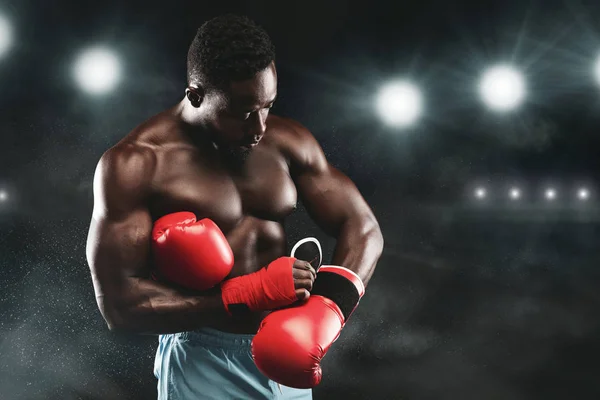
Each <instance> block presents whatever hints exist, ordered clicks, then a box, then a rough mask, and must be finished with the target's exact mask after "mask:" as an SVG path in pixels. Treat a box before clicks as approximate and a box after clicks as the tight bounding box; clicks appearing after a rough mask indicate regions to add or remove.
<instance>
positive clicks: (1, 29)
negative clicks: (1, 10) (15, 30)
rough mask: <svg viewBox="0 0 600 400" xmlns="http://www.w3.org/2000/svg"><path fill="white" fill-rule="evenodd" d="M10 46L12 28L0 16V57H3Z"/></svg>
mask: <svg viewBox="0 0 600 400" xmlns="http://www.w3.org/2000/svg"><path fill="white" fill-rule="evenodd" d="M11 45H12V28H11V26H10V23H9V22H8V20H7V19H6V18H5V17H3V16H2V15H0V56H3V55H4V54H5V53H6V52H7V51H8V49H9V48H10V46H11Z"/></svg>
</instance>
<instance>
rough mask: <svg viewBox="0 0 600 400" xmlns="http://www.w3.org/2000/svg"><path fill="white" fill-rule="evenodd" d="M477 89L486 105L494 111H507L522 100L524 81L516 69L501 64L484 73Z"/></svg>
mask: <svg viewBox="0 0 600 400" xmlns="http://www.w3.org/2000/svg"><path fill="white" fill-rule="evenodd" d="M479 91H480V93H481V96H482V98H483V100H484V102H485V103H486V104H487V105H488V107H490V108H492V109H493V110H496V111H509V110H512V109H513V108H515V107H517V106H518V105H520V104H521V102H522V101H523V98H524V97H525V83H524V81H523V77H522V75H521V74H520V73H519V72H518V71H517V70H515V69H514V68H512V67H509V66H506V65H501V66H496V67H492V68H490V69H489V70H488V71H487V72H485V73H484V75H483V78H482V79H481V81H480V83H479Z"/></svg>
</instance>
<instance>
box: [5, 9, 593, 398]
mask: <svg viewBox="0 0 600 400" xmlns="http://www.w3.org/2000/svg"><path fill="white" fill-rule="evenodd" d="M226 12H234V13H239V14H245V15H248V16H250V17H252V18H253V19H255V20H256V21H257V22H259V23H260V24H262V25H263V26H264V27H265V28H266V29H267V30H268V31H269V33H270V34H271V36H272V39H273V41H274V42H275V44H276V46H277V50H278V58H277V61H278V68H279V78H280V84H279V100H278V102H277V104H276V106H275V109H274V110H273V112H274V113H278V114H282V115H286V116H288V117H291V118H295V119H297V120H299V121H300V122H302V123H303V124H304V125H306V126H307V127H308V128H309V129H311V131H312V132H313V134H314V135H315V136H316V137H317V138H318V140H319V141H320V142H321V144H322V146H323V148H324V149H325V151H326V153H327V156H328V158H329V159H330V161H331V162H332V163H333V164H334V165H335V166H337V167H338V168H340V169H341V170H343V171H344V172H345V173H346V174H348V175H349V176H350V177H351V178H352V179H353V180H354V181H355V182H356V184H357V186H358V187H359V189H360V190H361V191H362V193H363V194H364V196H365V198H366V199H367V200H368V201H369V203H370V204H371V205H372V207H373V209H374V211H375V213H376V214H377V217H378V218H379V220H380V223H381V226H382V229H383V232H384V236H385V240H386V245H385V250H384V254H383V256H382V258H381V262H380V263H379V265H378V268H377V270H376V273H375V275H374V277H373V279H372V281H371V283H370V285H369V287H368V291H367V294H366V295H365V297H364V298H363V301H362V302H361V306H360V307H359V308H358V310H357V311H356V313H355V314H354V316H353V318H352V320H351V322H350V323H348V325H347V327H346V328H345V329H344V331H343V333H342V336H341V338H340V339H339V340H338V341H337V342H336V344H335V345H334V346H333V347H332V349H331V351H330V352H329V354H328V355H327V357H326V358H325V360H324V362H323V370H324V379H323V382H322V384H321V385H320V386H318V387H317V388H316V389H315V390H314V397H315V399H331V398H334V396H337V397H341V396H344V397H345V398H352V399H354V398H356V399H417V400H420V399H490V400H491V399H503V400H504V399H515V400H520V399H565V398H567V399H597V398H600V383H598V373H599V372H600V368H599V367H598V363H597V360H596V359H597V357H598V356H599V355H600V316H599V314H598V306H599V305H600V292H599V291H598V284H599V283H600V251H599V250H598V243H600V231H599V229H598V222H600V218H599V217H600V213H599V211H598V207H597V204H596V201H597V196H595V195H596V193H595V192H594V185H595V184H596V183H597V181H598V171H599V166H600V165H599V164H600V160H599V157H598V149H599V146H598V145H599V144H600V143H599V141H600V138H599V135H598V133H597V126H598V122H599V120H600V113H599V112H598V111H599V106H600V103H599V99H600V96H599V88H598V85H597V84H596V82H595V80H594V77H593V74H592V66H593V63H594V62H595V59H596V56H597V55H598V54H600V43H599V34H598V29H599V28H598V27H599V24H598V22H599V21H600V5H598V4H597V2H594V1H583V0H581V1H576V0H567V1H553V0H545V1H516V0H515V1H513V0H507V1H496V2H491V1H478V2H468V1H455V2H447V1H432V0H420V1H368V2H364V1H362V2H351V1H325V0H321V1H303V2H291V1H290V2H286V1H279V2H277V1H240V2H232V1H217V2H214V3H213V2H206V1H186V2H184V1H176V0H173V1H143V2H142V1H127V2H126V1H102V2H99V1H78V2H76V1H66V0H54V1H43V0H37V1H33V0H19V1H12V2H11V1H2V0H0V13H3V14H4V15H6V16H7V17H8V18H9V20H10V21H12V23H13V24H14V26H15V44H14V46H13V48H12V49H11V51H10V52H9V53H8V54H7V55H6V56H5V57H4V58H3V59H1V60H0V152H1V153H0V188H2V189H3V190H6V192H7V193H8V194H9V198H8V200H7V201H5V202H3V203H0V398H1V399H9V400H13V399H151V398H155V397H156V389H155V384H156V382H155V379H154V377H153V375H152V364H153V357H154V351H155V349H156V338H155V337H148V336H123V335H115V334H112V333H110V332H109V331H108V329H107V328H106V325H105V324H104V322H103V320H102V318H101V316H100V313H99V312H98V310H97V308H96V303H95V300H94V293H93V289H92V284H91V279H90V277H89V271H88V267H87V264H86V261H85V240H86V235H87V229H88V224H89V220H90V217H91V207H92V193H91V179H92V175H93V171H94V167H95V164H96V162H97V160H98V158H99V157H100V155H101V154H102V153H103V152H104V151H105V150H106V149H107V148H108V147H110V146H111V145H113V144H114V143H116V142H117V141H118V140H119V139H120V138H121V137H123V136H124V135H125V134H127V133H128V132H129V131H130V130H131V129H133V128H134V127H135V126H136V125H137V124H139V123H140V122H142V121H144V120H145V119H147V118H148V117H150V116H152V115H154V114H156V113H157V112H159V111H161V110H162V109H164V108H166V107H169V106H171V105H172V104H174V103H175V102H177V101H179V100H180V98H181V97H182V95H183V90H184V88H185V55H186V52H187V47H188V46H189V44H190V42H191V39H192V38H193V36H194V34H195V30H196V29H197V28H198V27H199V26H200V25H201V24H202V22H204V21H205V20H207V19H209V18H211V17H213V16H216V15H219V14H222V13H226ZM96 44H105V45H107V46H109V47H111V48H112V49H114V50H115V51H116V52H117V53H118V54H119V56H120V57H121V60H122V62H123V64H124V66H123V68H124V71H123V78H124V79H123V81H122V82H121V84H120V85H119V86H118V88H117V89H116V90H115V91H114V92H112V93H110V94H108V95H105V96H101V97H93V96H90V95H87V94H84V93H82V92H81V91H80V89H79V88H78V87H77V86H76V84H75V82H74V80H73V77H72V73H71V71H72V63H73V60H74V59H75V57H76V56H77V54H78V52H79V51H80V50H81V49H83V48H86V47H88V46H91V45H96ZM505 61H506V62H512V63H514V64H515V65H517V66H518V67H520V68H521V69H522V70H523V72H524V73H525V74H526V77H527V79H528V83H527V84H528V97H527V100H526V103H525V104H524V106H523V107H521V108H520V109H519V110H518V111H515V112H512V113H509V114H503V115H497V114H494V113H491V112H489V111H487V110H486V109H485V107H484V106H483V105H482V104H481V102H480V99H479V98H478V96H477V92H476V81H477V78H478V77H479V75H480V74H481V72H482V71H483V69H484V68H485V67H486V66H488V65H490V64H493V63H496V62H505ZM396 77H407V78H410V79H411V80H412V81H413V82H415V83H416V84H417V85H419V87H420V88H421V89H422V90H423V95H424V101H425V105H424V111H425V113H424V115H423V117H422V118H421V119H420V120H419V122H418V123H417V124H416V125H415V126H414V127H412V128H410V129H397V128H390V127H386V126H384V125H383V124H382V123H381V122H380V120H379V117H378V116H377V114H376V113H375V110H374V105H373V104H374V96H375V93H376V90H377V89H378V88H379V86H380V85H381V84H383V83H385V82H386V81H388V80H389V79H392V78H396ZM515 182H516V183H518V184H520V185H522V188H523V189H524V190H525V193H526V196H525V198H524V199H523V201H522V202H521V203H520V205H515V204H508V203H507V202H506V201H505V200H503V198H502V196H504V195H503V194H502V193H503V192H505V190H506V188H507V185H510V184H514V183H515ZM549 182H551V183H552V184H554V185H556V187H557V188H558V190H559V198H558V199H557V201H556V202H555V203H554V204H553V205H548V204H544V202H543V199H541V198H540V195H539V194H540V191H541V190H542V189H543V187H544V185H546V184H547V183H549ZM477 184H485V185H487V186H488V187H489V188H490V190H491V191H492V192H491V194H492V196H491V197H490V198H489V199H488V200H487V201H485V202H483V203H482V202H479V203H476V202H475V201H473V199H472V198H471V197H470V194H471V191H472V189H473V187H474V185H477ZM580 184H586V185H588V186H589V188H590V189H591V190H592V192H591V193H592V197H591V199H590V201H589V202H588V204H586V205H585V206H584V205H582V204H575V202H573V201H572V200H571V199H569V198H568V196H570V197H572V196H571V193H572V191H573V190H574V189H575V188H576V187H577V185H580ZM288 229H289V234H290V241H293V240H296V239H298V238H300V237H301V236H305V235H308V234H316V235H317V236H318V237H319V238H321V239H322V240H323V242H324V243H325V246H326V249H327V252H328V254H329V255H331V251H332V246H333V242H332V240H331V239H328V238H326V237H325V236H324V235H323V234H322V233H321V232H320V231H318V229H316V228H315V226H314V225H313V224H312V223H311V222H310V220H309V219H308V218H307V216H306V214H305V213H304V211H303V210H302V208H300V211H299V212H298V213H296V214H295V215H294V216H293V217H292V218H291V220H290V222H289V227H288Z"/></svg>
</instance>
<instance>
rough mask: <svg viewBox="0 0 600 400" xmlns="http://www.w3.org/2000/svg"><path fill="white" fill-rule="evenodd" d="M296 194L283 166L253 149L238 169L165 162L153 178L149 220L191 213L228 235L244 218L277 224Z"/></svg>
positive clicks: (188, 160)
mask: <svg viewBox="0 0 600 400" xmlns="http://www.w3.org/2000/svg"><path fill="white" fill-rule="evenodd" d="M296 202H297V192H296V187H295V185H294V182H293V180H292V179H291V177H290V174H289V170H288V166H287V164H286V162H285V161H284V160H283V159H282V158H281V157H278V156H277V155H273V154H270V153H268V152H265V151H263V152H259V151H256V150H255V154H252V155H251V156H250V157H249V158H248V160H246V163H245V164H244V167H243V169H242V170H241V171H240V172H238V173H232V172H231V171H229V170H228V169H227V168H224V167H223V165H221V164H219V163H216V162H210V161H206V160H197V159H195V158H194V157H189V158H183V157H182V158H180V159H178V160H166V162H165V163H163V165H162V168H161V171H160V174H159V176H158V179H157V184H156V188H155V196H154V198H153V201H152V206H151V211H152V214H153V217H154V218H159V217H160V216H162V215H165V214H168V213H171V212H177V211H191V212H193V213H195V214H196V217H197V218H198V219H201V218H210V219H212V220H213V221H215V222H216V223H217V224H218V225H219V226H220V227H221V229H223V230H224V231H229V230H231V229H233V228H234V227H235V226H236V225H237V224H239V223H240V222H241V220H242V219H244V218H245V217H248V216H250V217H254V218H257V219H261V220H267V221H269V220H270V221H282V220H283V219H284V218H285V217H286V216H287V215H289V214H290V213H291V212H292V211H294V209H295V208H296Z"/></svg>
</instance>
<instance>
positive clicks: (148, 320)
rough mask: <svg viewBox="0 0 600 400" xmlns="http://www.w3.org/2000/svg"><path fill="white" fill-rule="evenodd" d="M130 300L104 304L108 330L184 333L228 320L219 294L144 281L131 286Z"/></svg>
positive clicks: (143, 332) (140, 280)
mask: <svg viewBox="0 0 600 400" xmlns="http://www.w3.org/2000/svg"><path fill="white" fill-rule="evenodd" d="M129 293H130V295H129V298H128V299H126V300H124V301H121V302H119V303H117V304H111V303H110V302H105V303H104V307H103V308H104V310H103V315H104V318H105V319H106V321H107V323H108V325H109V327H110V329H111V330H115V331H124V332H130V333H138V334H166V333H176V332H185V331H189V330H194V329H198V328H200V327H202V326H206V325H210V324H211V323H213V322H214V321H216V320H217V319H223V318H227V314H226V311H225V307H224V306H223V302H222V300H221V294H220V292H214V291H211V292H207V293H201V294H188V293H185V292H183V291H179V290H176V289H172V288H170V287H168V286H165V285H162V284H160V283H158V282H154V281H151V280H146V279H138V280H136V281H135V282H134V283H132V287H131V288H130V291H129Z"/></svg>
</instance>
